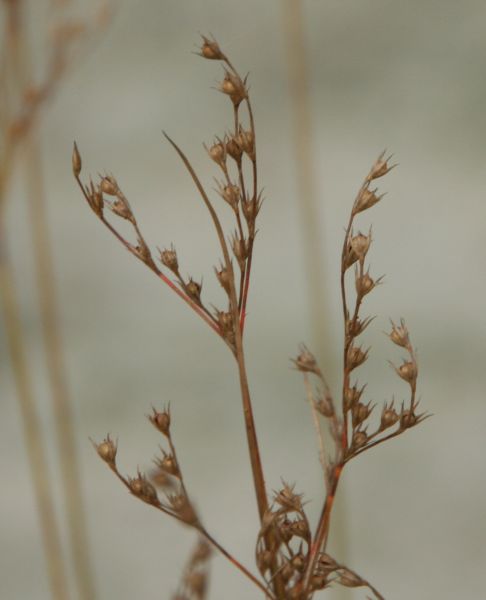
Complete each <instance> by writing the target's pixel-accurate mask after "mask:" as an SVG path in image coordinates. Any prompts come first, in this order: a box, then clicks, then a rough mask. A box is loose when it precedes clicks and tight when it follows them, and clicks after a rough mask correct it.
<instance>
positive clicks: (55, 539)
mask: <svg viewBox="0 0 486 600" xmlns="http://www.w3.org/2000/svg"><path fill="white" fill-rule="evenodd" d="M0 296H1V302H2V310H3V316H4V325H5V332H6V340H7V345H8V349H9V353H10V357H11V361H12V371H13V375H14V380H15V386H16V391H17V400H18V403H19V406H20V412H21V416H22V426H23V430H24V442H25V447H26V451H27V457H28V460H29V464H30V472H31V480H32V485H33V488H34V496H35V502H36V505H37V512H38V515H39V521H40V527H41V533H42V542H43V546H44V556H45V560H46V563H47V572H48V577H49V583H50V588H51V594H52V598H53V599H54V600H68V598H69V595H68V585H67V578H66V573H65V565H64V561H63V552H62V547H61V541H60V535H59V530H58V525H57V523H56V515H55V509H54V498H53V492H52V487H51V485H50V475H49V471H48V466H47V458H46V450H45V446H44V442H43V439H42V430H41V425H40V421H39V417H38V415H37V410H36V407H35V400H34V393H33V388H32V381H31V376H30V370H29V366H28V363H27V357H26V350H25V348H26V346H25V341H24V336H23V331H22V319H21V315H20V308H19V301H18V296H17V291H16V288H15V282H14V277H13V272H12V265H11V262H10V260H9V258H8V256H7V248H6V240H5V228H4V227H3V220H0Z"/></svg>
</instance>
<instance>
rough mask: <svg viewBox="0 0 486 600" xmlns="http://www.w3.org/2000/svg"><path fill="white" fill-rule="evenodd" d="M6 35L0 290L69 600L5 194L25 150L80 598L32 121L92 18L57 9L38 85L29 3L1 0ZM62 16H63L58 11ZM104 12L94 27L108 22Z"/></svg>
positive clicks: (49, 534) (84, 576)
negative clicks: (28, 31) (28, 30)
mask: <svg viewBox="0 0 486 600" xmlns="http://www.w3.org/2000/svg"><path fill="white" fill-rule="evenodd" d="M2 8H3V9H4V11H5V16H6V19H5V32H4V44H3V52H2V59H1V61H2V62H1V65H0V88H1V94H2V102H1V103H0V107H1V108H0V127H1V132H2V135H1V138H0V245H1V249H0V254H1V258H0V263H1V264H0V266H1V272H2V280H1V295H2V308H3V313H4V320H5V323H6V329H7V339H8V344H9V347H10V354H11V357H12V366H13V371H14V377H15V381H16V388H17V396H18V400H19V403H20V406H21V411H22V420H23V424H24V437H25V441H26V446H27V448H28V455H29V460H30V463H31V471H32V474H33V475H32V479H33V483H34V489H35V493H36V497H37V504H38V511H39V515H40V521H41V527H42V531H43V538H44V545H45V548H46V552H45V555H46V559H47V563H48V570H49V573H50V582H51V590H52V594H53V597H54V598H59V599H61V598H67V597H68V589H67V583H66V575H65V573H64V570H65V566H64V564H63V557H62V551H61V546H60V542H59V533H58V530H57V523H56V518H55V513H54V507H53V499H52V497H51V489H52V488H51V485H50V483H49V481H50V478H49V475H48V470H47V464H46V459H45V449H44V442H43V440H42V432H41V428H40V424H39V421H38V418H37V414H36V407H35V399H34V393H33V384H32V380H31V376H30V372H29V366H28V361H27V355H26V351H25V341H24V338H23V331H22V319H21V314H20V308H19V303H18V298H17V297H18V293H17V290H16V287H15V281H14V274H13V269H12V264H11V262H10V260H9V258H8V252H7V248H6V215H5V212H6V209H7V199H8V191H9V188H10V183H11V179H12V175H13V170H14V167H15V166H16V164H17V163H19V162H20V158H22V157H21V155H20V151H21V150H23V151H24V153H23V154H24V156H25V163H24V165H23V166H24V168H25V172H24V179H25V182H26V187H27V196H28V197H29V201H30V205H29V208H30V211H29V212H30V221H31V231H32V238H33V245H34V248H35V252H34V260H35V268H36V276H37V285H38V290H39V303H40V315H41V325H42V331H43V337H44V343H45V350H46V352H45V356H46V361H47V371H48V377H49V380H50V386H51V393H52V403H53V409H54V418H55V428H56V433H57V442H58V456H59V460H60V464H61V473H62V478H63V487H64V493H65V503H66V508H67V522H68V529H69V534H70V542H71V550H72V554H73V562H74V567H75V573H76V582H77V586H78V590H79V594H80V597H81V598H84V599H86V600H88V599H89V600H92V599H93V598H95V591H94V584H93V576H92V570H91V566H90V559H89V552H88V546H87V539H86V525H85V518H84V511H83V503H82V494H81V486H80V480H79V469H78V465H77V458H76V450H75V435H74V426H73V420H72V415H71V410H70V401H69V395H68V389H67V385H66V381H65V372H64V365H63V349H62V343H61V338H60V332H59V319H58V310H57V306H56V297H55V289H54V272H53V262H52V258H51V253H50V239H49V232H48V227H47V211H46V198H45V191H44V183H43V178H42V165H41V154H40V149H39V144H38V141H37V139H36V138H35V126H36V125H37V123H38V121H39V117H40V114H41V111H42V109H43V108H44V106H45V105H46V103H47V101H48V100H49V99H50V98H51V97H52V96H53V94H54V92H55V91H56V89H57V87H58V85H59V83H60V81H61V80H62V77H63V75H64V73H65V72H66V71H67V70H68V67H69V65H70V64H71V62H72V60H73V59H74V58H75V56H76V50H77V48H78V46H79V44H78V42H79V40H80V39H82V38H84V37H85V34H86V33H87V31H88V26H87V23H85V22H82V21H80V20H73V19H68V18H66V17H65V16H63V15H62V14H61V6H60V5H59V6H58V7H55V8H54V9H53V16H54V17H55V18H56V24H55V26H54V28H53V30H52V32H51V38H50V45H49V52H50V54H49V56H48V60H47V68H46V73H45V76H44V78H43V80H42V81H40V82H37V83H34V79H33V77H32V74H31V72H30V56H29V55H30V49H29V44H28V40H27V38H26V33H25V26H24V19H25V16H26V12H27V6H26V2H25V1H24V0H4V1H3V7H2ZM58 13H59V14H58ZM105 13H106V10H105V9H103V10H102V11H101V12H100V13H99V15H98V17H97V20H98V21H99V23H97V24H96V28H98V27H99V25H101V21H104V19H105V16H104V15H105Z"/></svg>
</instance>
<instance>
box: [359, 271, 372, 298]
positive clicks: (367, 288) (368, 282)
mask: <svg viewBox="0 0 486 600" xmlns="http://www.w3.org/2000/svg"><path fill="white" fill-rule="evenodd" d="M355 285H356V293H357V294H358V295H359V296H361V297H363V296H366V294H369V293H370V292H371V290H372V289H373V288H374V287H375V282H374V281H373V279H372V278H371V277H370V276H369V274H368V273H364V274H363V275H361V276H360V275H358V272H356V277H355Z"/></svg>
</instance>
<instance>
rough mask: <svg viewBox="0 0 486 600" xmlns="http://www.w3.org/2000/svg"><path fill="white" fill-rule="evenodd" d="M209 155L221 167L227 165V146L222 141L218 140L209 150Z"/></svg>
mask: <svg viewBox="0 0 486 600" xmlns="http://www.w3.org/2000/svg"><path fill="white" fill-rule="evenodd" d="M208 154H209V156H210V157H211V158H212V159H213V160H214V162H215V163H216V164H218V165H219V166H220V167H222V168H225V165H226V148H225V146H224V144H223V143H222V142H219V141H218V142H216V143H215V144H213V145H212V146H211V147H210V148H209V150H208Z"/></svg>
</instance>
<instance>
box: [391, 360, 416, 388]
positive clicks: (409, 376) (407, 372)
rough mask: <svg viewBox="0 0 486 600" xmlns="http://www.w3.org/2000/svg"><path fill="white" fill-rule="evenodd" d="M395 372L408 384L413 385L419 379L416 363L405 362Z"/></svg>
mask: <svg viewBox="0 0 486 600" xmlns="http://www.w3.org/2000/svg"><path fill="white" fill-rule="evenodd" d="M395 370H396V372H397V374H398V375H399V376H400V377H401V378H402V379H404V380H405V381H407V382H408V383H413V382H414V381H415V380H416V379H417V365H416V364H415V362H412V361H407V362H404V363H402V364H401V365H400V366H399V367H398V369H395Z"/></svg>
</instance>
